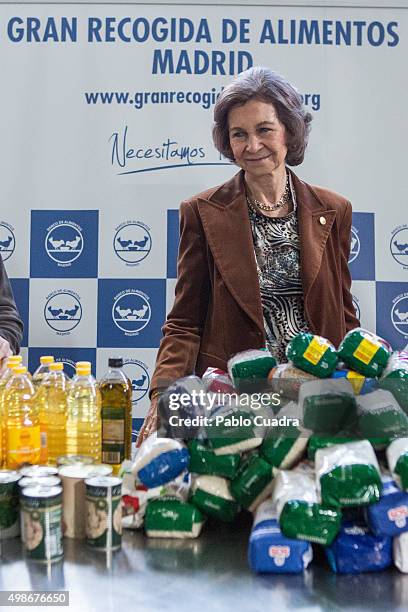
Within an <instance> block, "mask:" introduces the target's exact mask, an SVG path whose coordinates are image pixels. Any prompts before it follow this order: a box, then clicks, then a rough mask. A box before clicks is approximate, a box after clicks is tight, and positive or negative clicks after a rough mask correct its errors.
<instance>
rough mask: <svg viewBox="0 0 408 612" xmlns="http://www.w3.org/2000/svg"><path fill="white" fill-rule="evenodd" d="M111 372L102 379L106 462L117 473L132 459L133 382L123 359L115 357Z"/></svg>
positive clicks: (103, 457)
mask: <svg viewBox="0 0 408 612" xmlns="http://www.w3.org/2000/svg"><path fill="white" fill-rule="evenodd" d="M108 367H109V369H108V371H107V373H106V374H105V375H104V376H103V378H102V379H101V380H100V381H99V390H100V392H101V398H102V462H103V463H108V464H110V465H112V467H113V473H114V474H117V473H118V471H119V468H120V465H121V463H122V461H124V459H130V458H131V441H132V384H131V382H130V380H129V379H128V378H127V376H126V375H125V373H124V372H123V370H122V368H123V359H122V358H121V357H111V358H110V359H109V360H108Z"/></svg>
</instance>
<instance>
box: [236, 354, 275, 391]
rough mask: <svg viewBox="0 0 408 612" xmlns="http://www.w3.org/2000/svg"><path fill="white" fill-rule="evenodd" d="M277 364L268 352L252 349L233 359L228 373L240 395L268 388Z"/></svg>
mask: <svg viewBox="0 0 408 612" xmlns="http://www.w3.org/2000/svg"><path fill="white" fill-rule="evenodd" d="M276 364H277V362H276V359H275V357H273V356H272V355H271V353H270V352H269V351H268V350H266V349H250V350H247V351H242V352H241V353H237V354H236V355H234V357H231V359H230V360H229V361H228V373H229V376H230V378H231V380H232V382H233V385H234V387H235V389H237V391H239V392H240V393H241V392H250V391H252V390H254V391H256V390H259V389H264V388H266V387H267V386H268V385H267V380H268V374H269V372H270V371H271V370H272V368H274V367H275V366H276Z"/></svg>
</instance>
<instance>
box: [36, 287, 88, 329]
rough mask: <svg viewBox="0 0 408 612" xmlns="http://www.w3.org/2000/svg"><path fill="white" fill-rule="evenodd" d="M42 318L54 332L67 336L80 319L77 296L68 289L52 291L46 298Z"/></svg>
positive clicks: (78, 298) (79, 304)
mask: <svg viewBox="0 0 408 612" xmlns="http://www.w3.org/2000/svg"><path fill="white" fill-rule="evenodd" d="M44 318H45V321H46V323H47V325H48V326H49V327H51V329H53V330H54V331H56V332H58V333H59V334H61V335H65V334H69V333H70V332H71V331H72V330H73V329H75V328H76V327H77V326H78V325H79V323H80V322H81V319H82V306H81V300H80V297H79V295H78V294H77V293H75V292H74V291H70V290H68V289H61V290H58V291H53V292H52V293H50V294H49V295H48V296H47V298H46V302H45V306H44Z"/></svg>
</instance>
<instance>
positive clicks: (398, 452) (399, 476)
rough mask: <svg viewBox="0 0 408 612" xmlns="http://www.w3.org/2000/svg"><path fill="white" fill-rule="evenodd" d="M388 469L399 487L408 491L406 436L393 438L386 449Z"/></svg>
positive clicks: (407, 447)
mask: <svg viewBox="0 0 408 612" xmlns="http://www.w3.org/2000/svg"><path fill="white" fill-rule="evenodd" d="M386 456H387V462H388V469H389V470H390V472H391V473H392V475H393V477H394V479H395V480H396V481H397V483H398V484H399V486H400V487H401V489H403V490H404V491H408V438H397V439H396V440H393V441H392V442H391V444H390V445H389V446H388V448H387V450H386Z"/></svg>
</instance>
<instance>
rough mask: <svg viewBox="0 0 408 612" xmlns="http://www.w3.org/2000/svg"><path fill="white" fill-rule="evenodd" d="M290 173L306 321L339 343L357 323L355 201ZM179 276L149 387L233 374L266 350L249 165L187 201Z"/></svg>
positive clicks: (182, 210)
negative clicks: (232, 364) (231, 367)
mask: <svg viewBox="0 0 408 612" xmlns="http://www.w3.org/2000/svg"><path fill="white" fill-rule="evenodd" d="M291 174H292V181H293V186H294V189H295V193H296V200H297V206H298V208H297V215H298V226H299V237H300V264H301V274H302V285H303V296H304V307H305V315H306V319H307V321H308V322H309V325H310V330H311V331H312V332H313V333H316V334H319V335H321V336H324V337H325V338H328V339H329V340H331V342H333V344H334V345H335V346H336V347H337V346H338V345H339V343H340V342H341V340H342V338H343V336H344V335H345V333H346V332H347V331H349V330H350V329H353V328H354V327H357V326H358V325H359V321H358V319H357V318H356V315H355V310H354V306H353V302H352V296H351V293H350V284H351V277H350V272H349V268H348V257H349V252H350V228H351V217H352V214H351V213H352V211H351V204H350V202H348V201H347V200H346V199H345V198H343V197H342V196H340V195H338V194H336V193H334V192H332V191H329V190H327V189H323V188H322V187H315V186H312V185H308V184H307V183H305V182H304V181H302V180H300V179H299V178H298V177H297V176H296V175H295V174H294V173H293V172H291ZM177 272H178V274H177V276H178V280H177V284H176V291H175V301H174V305H173V308H172V309H171V311H170V313H169V314H168V316H167V320H166V322H165V324H164V326H163V328H162V332H163V338H162V341H161V344H160V349H159V352H158V356H157V361H156V367H155V371H154V374H153V377H152V380H151V385H150V389H151V391H153V390H154V389H157V388H163V387H166V386H167V385H168V384H170V383H171V382H173V381H174V380H175V379H177V378H179V377H181V376H186V375H188V374H192V373H194V372H195V373H196V374H198V375H199V376H200V375H202V374H203V373H204V371H205V370H206V368H207V367H208V366H214V367H217V368H221V369H223V370H226V368H227V361H228V359H229V358H230V357H231V356H232V355H234V354H235V353H238V352H239V351H243V350H245V349H249V348H262V347H264V346H265V332H264V324H263V314H262V304H261V298H260V290H259V283H258V275H257V270H256V263H255V254H254V248H253V242H252V234H251V227H250V222H249V216H248V209H247V202H246V197H245V190H244V182H243V172H242V171H241V172H239V173H238V174H236V175H235V176H234V177H233V178H232V179H231V180H229V181H227V182H226V183H224V184H222V185H220V186H219V187H215V188H212V189H209V190H207V191H204V192H202V193H200V194H199V195H197V196H194V197H192V198H190V199H189V200H186V201H184V202H182V204H181V206H180V246H179V257H178V265H177Z"/></svg>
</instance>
